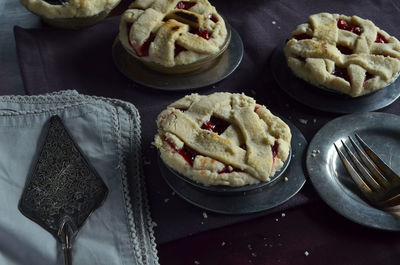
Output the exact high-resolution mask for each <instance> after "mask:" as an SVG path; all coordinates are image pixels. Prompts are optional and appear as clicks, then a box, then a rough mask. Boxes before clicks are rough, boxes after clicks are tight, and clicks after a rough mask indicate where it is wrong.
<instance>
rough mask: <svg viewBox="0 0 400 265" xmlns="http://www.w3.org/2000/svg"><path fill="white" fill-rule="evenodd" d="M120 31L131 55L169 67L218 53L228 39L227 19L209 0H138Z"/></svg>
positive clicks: (123, 16) (124, 18)
mask: <svg viewBox="0 0 400 265" xmlns="http://www.w3.org/2000/svg"><path fill="white" fill-rule="evenodd" d="M119 30H120V31H119V39H120V41H121V43H122V45H123V46H124V47H125V49H127V50H128V51H130V53H131V54H133V55H134V56H136V57H138V58H140V59H141V60H143V61H149V62H154V63H157V64H161V65H163V66H166V67H172V66H175V65H186V64H189V63H193V62H196V61H198V60H200V59H203V58H205V57H207V56H209V55H212V54H216V53H218V51H220V49H221V47H222V46H223V45H224V43H225V40H226V38H227V30H226V26H225V22H224V19H223V18H222V17H221V16H220V15H219V14H218V13H217V11H216V10H215V8H214V7H213V6H212V5H211V4H210V3H209V2H208V1H207V0H192V1H177V0H136V1H135V2H133V3H132V4H131V5H130V7H129V9H127V10H126V11H125V12H124V14H123V15H122V18H121V23H120V27H119Z"/></svg>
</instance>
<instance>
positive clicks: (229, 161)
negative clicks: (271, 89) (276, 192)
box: [154, 93, 291, 187]
mask: <svg viewBox="0 0 400 265" xmlns="http://www.w3.org/2000/svg"><path fill="white" fill-rule="evenodd" d="M157 125H158V134H157V135H156V136H155V140H154V144H155V146H156V147H157V148H158V149H159V151H160V154H161V158H162V159H163V161H164V162H165V163H166V164H168V165H169V166H170V167H171V168H173V169H174V170H175V171H177V172H179V173H181V174H182V175H184V176H186V177H188V178H190V179H192V180H194V181H196V182H198V183H202V184H204V185H206V186H208V185H226V186H236V187H237V186H243V185H247V184H255V183H259V182H261V181H269V180H270V177H271V176H273V175H274V174H275V172H276V171H277V170H279V169H280V168H282V166H283V164H284V161H285V160H286V159H287V158H288V154H289V149H290V141H291V133H290V129H289V127H288V126H287V125H286V124H285V123H284V122H283V121H282V120H281V119H280V118H278V117H276V116H274V115H273V114H272V113H271V112H270V111H269V110H268V109H267V108H266V107H264V106H261V105H258V104H256V102H255V100H254V99H252V98H250V97H247V96H245V95H244V94H231V93H214V94H211V95H208V96H201V95H198V94H191V95H188V96H186V97H184V98H182V99H180V100H178V101H176V102H174V103H172V104H171V105H169V106H168V107H167V109H165V110H164V111H162V112H161V113H160V114H159V116H158V119H157Z"/></svg>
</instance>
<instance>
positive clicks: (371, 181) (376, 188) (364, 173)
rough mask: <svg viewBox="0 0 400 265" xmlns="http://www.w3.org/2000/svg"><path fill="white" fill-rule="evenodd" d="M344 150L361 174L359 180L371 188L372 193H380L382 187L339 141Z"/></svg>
mask: <svg viewBox="0 0 400 265" xmlns="http://www.w3.org/2000/svg"><path fill="white" fill-rule="evenodd" d="M341 142H342V145H343V147H344V149H345V150H346V152H347V154H348V155H349V157H350V158H351V160H352V161H353V163H354V164H355V165H356V167H357V169H358V170H359V172H360V173H361V178H362V179H363V180H364V181H365V182H366V183H367V185H368V186H369V187H370V188H371V190H373V191H380V190H382V187H381V186H380V185H379V183H378V182H376V180H375V179H374V178H373V177H372V176H371V174H370V173H369V172H368V170H367V169H366V168H365V167H364V165H363V164H361V162H360V161H359V160H358V159H357V157H356V156H355V155H354V154H353V152H352V151H351V150H350V148H349V147H347V145H346V144H345V143H344V142H343V140H342V141H341Z"/></svg>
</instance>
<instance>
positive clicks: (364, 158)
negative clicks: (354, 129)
mask: <svg viewBox="0 0 400 265" xmlns="http://www.w3.org/2000/svg"><path fill="white" fill-rule="evenodd" d="M349 139H350V142H351V144H352V145H353V147H354V150H356V151H357V153H358V155H359V157H360V158H361V160H362V161H363V162H364V165H365V166H367V168H368V169H369V171H370V172H371V174H372V175H373V177H374V180H375V181H376V182H378V183H379V184H380V185H381V186H383V187H385V188H389V186H390V184H389V182H388V181H387V179H386V178H385V177H384V176H383V175H382V173H381V172H380V171H379V169H378V168H377V166H376V165H375V164H374V163H373V162H372V161H371V159H370V158H369V157H368V156H367V155H366V154H365V153H364V152H363V151H362V150H361V149H360V148H359V147H358V145H357V144H356V143H355V142H354V140H353V138H351V136H349Z"/></svg>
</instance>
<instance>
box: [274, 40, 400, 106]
mask: <svg viewBox="0 0 400 265" xmlns="http://www.w3.org/2000/svg"><path fill="white" fill-rule="evenodd" d="M283 47H284V45H281V46H279V47H277V48H276V49H275V50H274V52H273V54H272V57H271V61H270V63H271V69H272V73H273V75H274V78H275V80H276V81H277V82H278V85H279V86H280V88H281V89H282V90H284V91H285V92H286V93H287V94H288V95H289V96H291V97H292V98H293V99H295V100H297V101H299V102H300V103H303V104H305V105H307V106H309V107H312V108H315V109H318V110H323V111H327V112H333V113H356V112H367V111H374V110H378V109H381V108H384V107H386V106H388V105H390V104H392V103H393V102H394V101H395V100H396V99H397V98H398V97H399V96H400V78H398V79H397V80H396V81H395V82H394V83H392V84H390V85H389V86H387V87H385V88H383V89H381V90H378V91H376V92H374V93H371V94H369V95H365V96H361V97H357V98H352V97H350V96H348V95H343V94H340V93H337V92H330V91H328V90H327V89H321V88H319V87H316V86H313V85H311V84H309V83H307V82H306V81H304V80H302V79H300V78H298V77H296V76H295V75H294V74H293V73H292V71H291V70H290V68H289V67H288V65H287V63H286V58H285V55H284V53H283Z"/></svg>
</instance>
